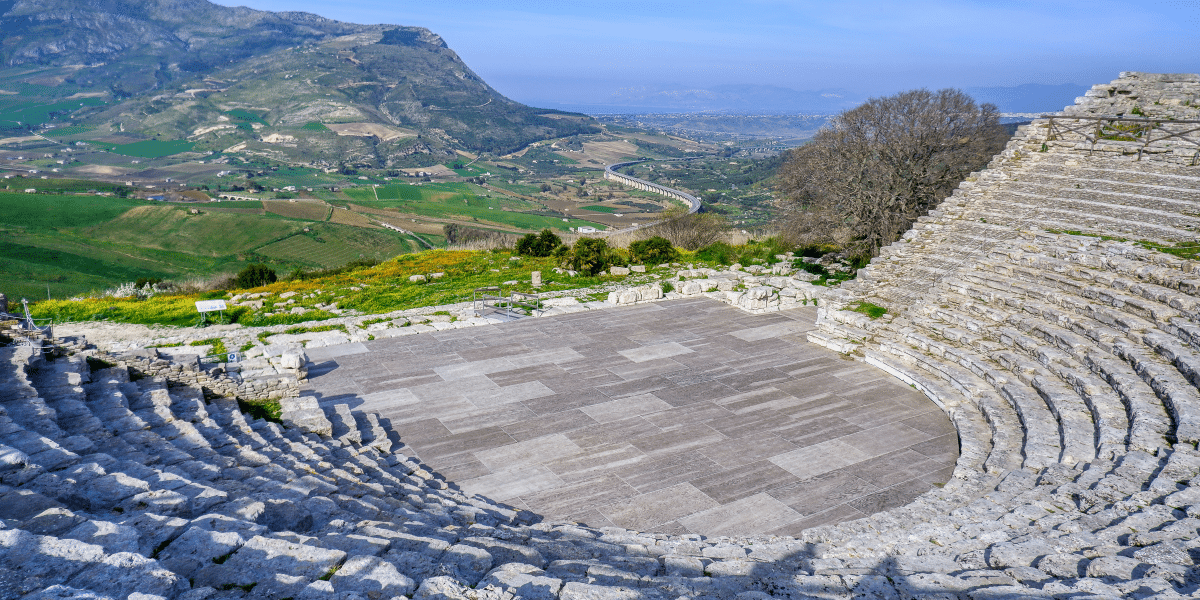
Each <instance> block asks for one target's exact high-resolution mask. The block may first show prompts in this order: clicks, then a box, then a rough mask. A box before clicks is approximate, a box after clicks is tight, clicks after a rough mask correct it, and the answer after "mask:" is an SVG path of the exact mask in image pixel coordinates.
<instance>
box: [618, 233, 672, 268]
mask: <svg viewBox="0 0 1200 600" xmlns="http://www.w3.org/2000/svg"><path fill="white" fill-rule="evenodd" d="M629 253H630V254H631V255H632V258H633V261H634V262H640V263H642V264H652V265H656V264H659V263H665V262H671V261H673V260H675V259H676V258H677V257H678V256H679V251H677V250H675V247H674V246H672V245H671V242H669V241H667V238H664V237H660V236H657V235H656V236H654V237H652V238H650V239H648V240H638V241H636V242H633V243H632V244H629Z"/></svg>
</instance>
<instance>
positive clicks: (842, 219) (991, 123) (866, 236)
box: [779, 89, 1008, 255]
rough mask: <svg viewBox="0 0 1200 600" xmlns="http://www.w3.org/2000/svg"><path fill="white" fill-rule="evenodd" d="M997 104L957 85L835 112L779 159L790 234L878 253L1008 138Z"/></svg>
mask: <svg viewBox="0 0 1200 600" xmlns="http://www.w3.org/2000/svg"><path fill="white" fill-rule="evenodd" d="M1007 138H1008V134H1007V133H1006V132H1005V130H1004V128H1003V127H1002V126H1001V125H1000V123H999V113H998V112H997V110H996V107H995V106H993V105H991V104H982V105H976V104H975V101H974V100H972V99H971V97H970V96H968V95H967V94H965V93H963V92H962V91H959V90H953V89H945V90H940V91H937V92H930V91H929V90H913V91H908V92H903V93H900V94H897V95H895V96H889V97H886V98H873V99H871V100H869V101H867V103H865V104H863V105H862V106H859V107H857V108H854V109H851V110H848V111H846V112H844V113H842V114H840V115H838V116H836V117H834V118H833V119H831V120H830V122H829V124H828V125H827V126H826V127H825V128H823V129H822V130H821V131H820V132H818V133H817V135H816V136H815V137H814V138H813V140H812V141H811V142H809V143H808V144H806V145H804V146H801V147H800V148H797V149H796V150H793V151H792V152H791V153H790V154H791V155H790V156H789V158H788V159H787V161H786V162H785V163H784V165H783V166H782V167H781V168H780V171H779V180H780V184H779V186H780V189H781V190H782V191H783V192H784V193H785V194H787V197H788V203H789V208H791V209H792V212H793V214H792V215H791V217H790V219H789V223H788V227H787V230H788V233H789V236H790V237H792V238H793V240H794V241H796V242H798V243H805V244H807V243H826V242H832V243H836V244H838V245H841V246H843V247H845V248H846V249H847V250H849V251H851V252H854V253H858V254H872V255H873V254H875V253H877V252H878V251H879V248H880V247H882V246H884V245H886V244H889V243H891V242H893V241H895V240H896V239H898V238H899V237H900V235H901V234H903V233H904V232H905V231H906V230H907V229H908V228H909V227H911V226H912V224H913V222H914V221H916V219H917V217H919V216H921V215H924V214H926V213H927V212H928V211H929V209H930V208H933V207H934V206H935V205H937V203H938V202H941V201H942V200H944V199H945V198H946V197H947V196H949V195H950V193H951V192H952V191H953V190H954V187H955V186H956V185H958V183H959V182H960V181H962V180H963V178H964V177H966V176H967V175H968V174H969V173H971V172H972V171H976V170H979V169H980V168H982V167H983V166H984V165H986V164H987V163H988V161H989V160H990V159H991V157H992V156H993V155H994V154H996V153H997V152H999V151H1000V150H1001V149H1003V147H1004V143H1005V141H1006V140H1007Z"/></svg>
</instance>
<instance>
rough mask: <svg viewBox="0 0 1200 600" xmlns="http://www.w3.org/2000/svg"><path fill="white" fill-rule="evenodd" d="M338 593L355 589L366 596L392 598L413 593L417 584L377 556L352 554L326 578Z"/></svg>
mask: <svg viewBox="0 0 1200 600" xmlns="http://www.w3.org/2000/svg"><path fill="white" fill-rule="evenodd" d="M329 583H332V584H333V588H334V589H335V590H337V591H338V592H339V593H345V592H358V593H360V594H362V595H363V596H366V597H367V598H372V599H376V598H393V597H396V596H407V595H409V594H412V593H413V590H415V589H416V587H417V584H416V582H414V581H413V580H412V578H411V577H409V576H408V575H405V574H403V573H401V572H400V571H398V570H396V567H395V565H393V564H392V563H389V562H387V561H385V560H383V559H381V558H379V557H377V556H353V557H351V558H350V559H349V560H347V561H346V562H345V564H343V565H342V566H341V567H340V568H339V569H338V571H337V573H335V574H334V575H333V577H332V578H331V579H330V580H329Z"/></svg>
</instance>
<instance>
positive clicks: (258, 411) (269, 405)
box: [237, 398, 283, 423]
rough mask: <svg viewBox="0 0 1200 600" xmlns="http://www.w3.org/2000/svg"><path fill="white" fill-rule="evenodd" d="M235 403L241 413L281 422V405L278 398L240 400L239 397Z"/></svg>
mask: <svg viewBox="0 0 1200 600" xmlns="http://www.w3.org/2000/svg"><path fill="white" fill-rule="evenodd" d="M237 403H238V410H240V411H242V414H246V415H250V416H251V417H253V418H255V419H262V420H264V421H270V422H272V423H282V422H283V421H281V420H280V417H282V416H283V407H282V406H281V405H280V404H279V401H278V400H242V399H240V398H239V399H238V401H237Z"/></svg>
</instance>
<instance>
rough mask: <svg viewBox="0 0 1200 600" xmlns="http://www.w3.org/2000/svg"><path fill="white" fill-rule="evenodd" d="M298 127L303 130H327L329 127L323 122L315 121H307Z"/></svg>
mask: <svg viewBox="0 0 1200 600" xmlns="http://www.w3.org/2000/svg"><path fill="white" fill-rule="evenodd" d="M300 129H302V130H304V131H329V128H328V127H326V126H325V124H324V123H318V122H316V121H309V122H307V123H305V124H304V126H303V127H301V128H300Z"/></svg>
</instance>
